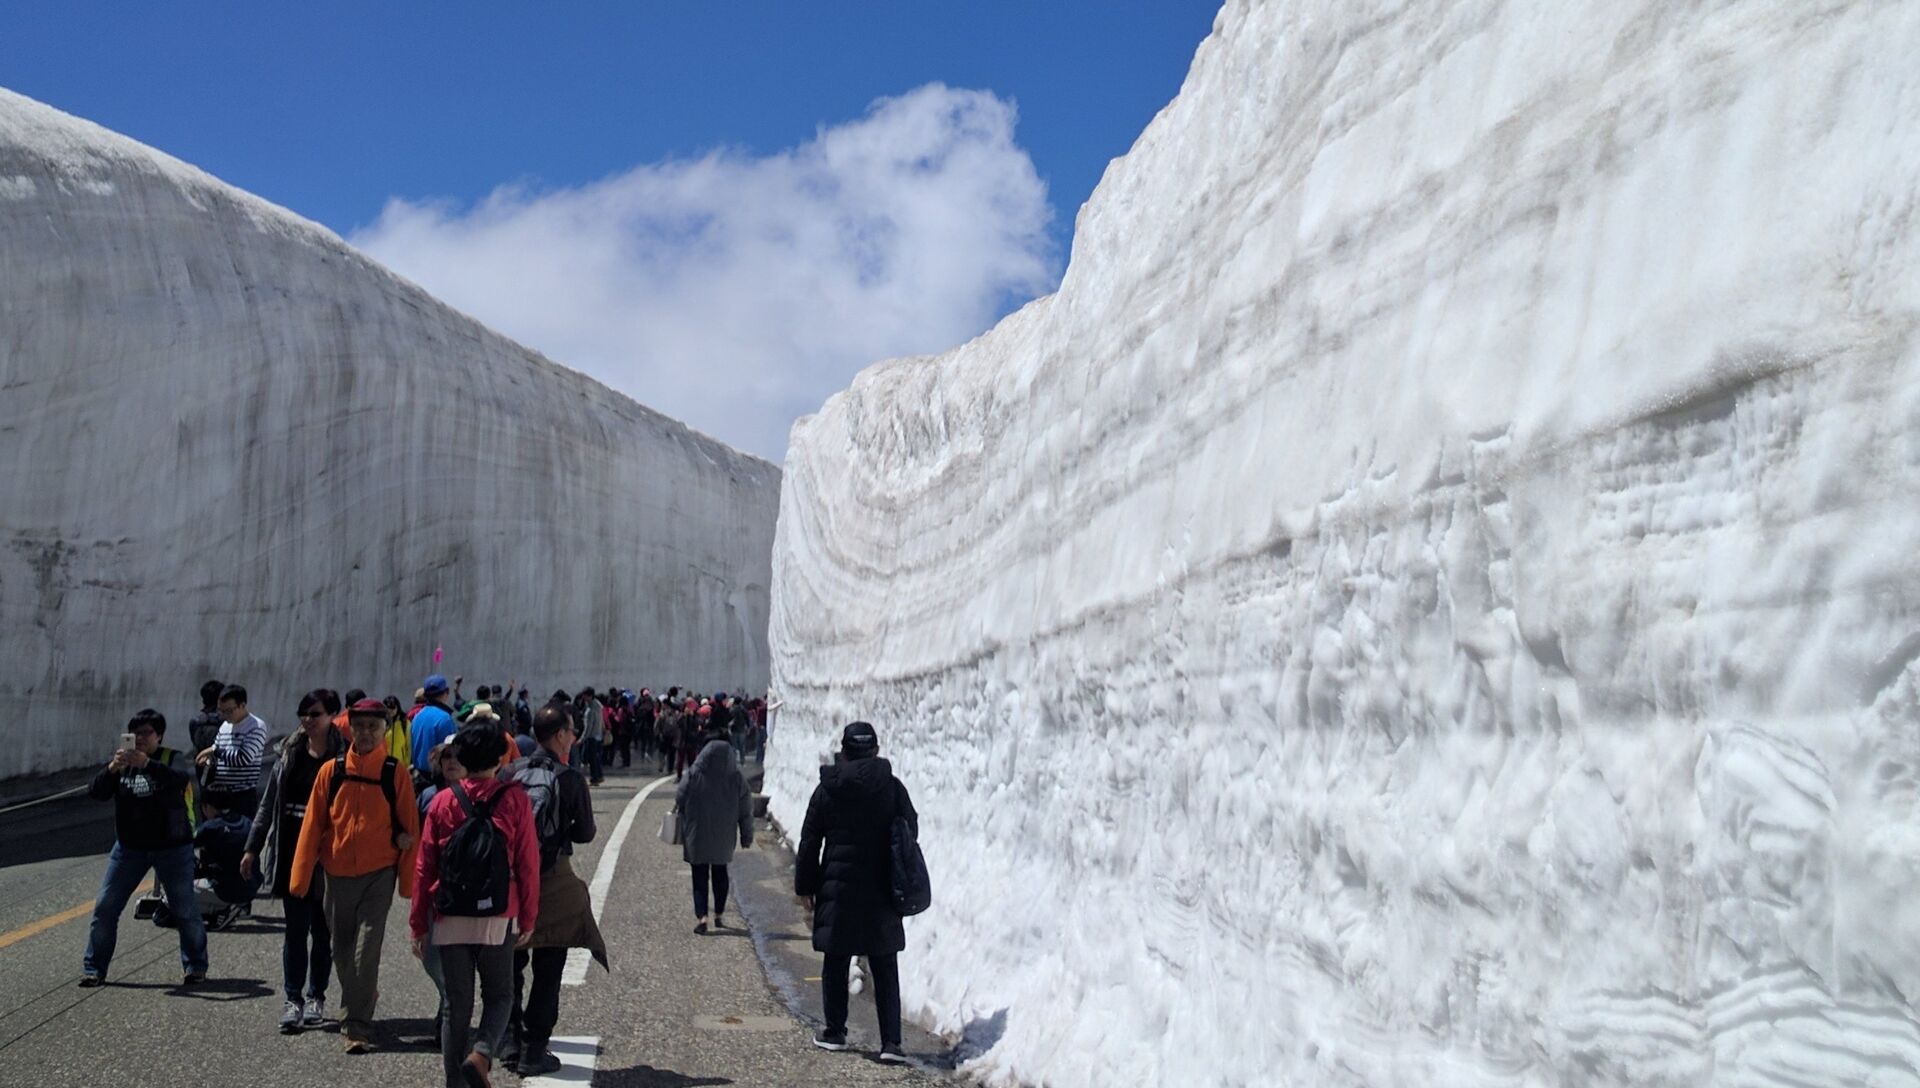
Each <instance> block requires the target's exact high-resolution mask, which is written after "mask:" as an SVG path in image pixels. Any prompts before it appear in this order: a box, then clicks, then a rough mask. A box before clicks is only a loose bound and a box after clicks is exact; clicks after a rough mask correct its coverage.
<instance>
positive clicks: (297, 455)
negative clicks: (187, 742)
mask: <svg viewBox="0 0 1920 1088" xmlns="http://www.w3.org/2000/svg"><path fill="white" fill-rule="evenodd" d="M779 486H780V474H779V470H778V469H776V468H775V467H774V466H772V465H770V464H768V463H767V462H765V461H762V460H759V459H757V458H753V457H749V456H746V455H744V454H741V453H737V452H735V451H734V450H731V449H729V448H728V447H726V446H723V445H721V444H720V443H718V442H715V441H713V440H711V439H708V438H706V437H705V436H702V435H699V434H696V433H694V432H692V431H690V430H688V429H687V428H686V427H684V426H682V425H681V424H679V423H676V422H674V421H673V420H670V419H668V418H666V417H664V416H661V415H659V414H658V413H656V412H653V411H651V410H649V409H647V408H644V407H642V406H641V405H638V404H635V403H634V402H633V401H631V400H629V399H628V398H626V397H624V396H621V395H619V394H616V393H614V392H612V391H611V390H608V389H607V388H605V387H604V386H602V385H600V384H599V383H597V382H594V381H592V380H591V379H589V378H586V377H584V376H582V375H580V374H578V373H575V372H574V371H571V370H567V369H565V368H563V367H560V366H556V365H555V364H553V363H551V362H549V361H547V360H545V359H543V358H541V357H539V356H538V355H535V354H534V353H532V352H530V351H528V350H526V349H525V348H522V347H520V346H519V345H516V344H514V343H512V342H510V341H508V340H506V339H505V338H503V337H501V336H499V335H496V334H495V333H492V332H490V331H488V330H487V329H485V328H483V327H482V326H480V325H479V324H478V323H476V322H474V321H473V320H471V319H470V318H467V317H465V316H464V315H462V314H459V313H457V312H455V311H453V310H452V309H450V308H448V307H446V306H445V305H442V304H441V303H439V302H437V301H435V300H434V299H433V298H431V297H430V296H428V295H427V294H426V293H425V292H423V291H421V290H420V289H419V288H417V287H415V286H413V285H412V284H409V283H407V282H406V281H404V280H401V279H400V278H398V277H396V276H394V275H392V274H391V273H389V272H387V271H386V270H385V269H383V268H381V267H379V266H378V265H376V264H374V263H373V262H371V261H369V260H367V259H366V258H365V257H363V256H361V255H359V254H358V253H356V252H354V251H353V250H352V249H350V248H348V247H347V246H346V245H345V244H344V243H343V242H341V241H340V240H339V239H338V238H337V237H335V236H334V235H333V234H331V233H329V232H328V231H326V230H325V229H324V228H321V227H319V226H317V225H315V224H313V223H309V222H307V221H305V220H301V219H299V218H297V217H295V216H293V215H291V214H289V213H287V212H285V211H283V210H281V209H279V208H276V207H274V206H272V205H270V204H268V203H266V202H265V201H262V200H260V199H259V198H257V197H254V196H250V195H248V194H246V193H243V192H240V191H239V190H236V189H234V188H232V187H230V186H227V185H224V184H222V183H220V182H219V181H217V180H215V179H213V178H211V177H209V176H207V175H206V174H204V173H202V172H200V171H198V170H196V169H194V168H193V167H190V166H188V165H186V164H184V163H181V162H179V161H177V160H175V159H171V158H168V157H167V156H165V155H161V154H159V153H158V152H155V151H153V150H152V149H150V148H146V147H143V146H141V145H140V144H137V143H134V142H133V141H131V140H128V139H125V138H124V137H121V136H117V135H115V134H113V133H111V132H108V131H106V130H104V129H101V128H99V127H98V126H96V125H92V124H89V123H87V122H85V121H81V120H78V119H76V118H73V117H70V116H67V115H65V114H62V113H60V112H58V111H56V110H53V109H50V108H48V107H46V106H44V105H41V104H39V103H37V102H34V101H32V100H30V99H26V98H23V97H20V96H19V95H15V94H11V93H9V92H4V91H0V705H4V706H6V707H7V718H6V722H5V724H4V725H0V738H4V740H5V743H3V744H0V779H5V778H8V777H10V776H14V775H20V774H25V773H31V772H45V771H50V770H55V769H59V768H62V767H71V766H75V765H76V764H86V763H93V762H95V761H97V760H99V759H103V758H104V757H105V755H106V754H107V753H108V752H109V751H110V750H111V747H112V743H113V738H114V737H116V736H117V735H118V734H119V731H120V730H121V728H122V727H123V725H124V723H125V722H126V720H127V718H128V716H129V715H130V714H131V713H132V711H134V710H136V709H138V708H139V707H140V706H143V705H153V706H157V707H159V708H160V709H161V710H162V711H163V712H164V713H166V714H167V715H168V717H169V719H171V720H173V721H174V722H175V723H176V724H177V725H179V726H182V727H184V725H185V721H186V719H187V717H189V716H190V715H191V714H192V713H193V711H194V710H195V709H196V708H197V706H198V698H197V695H196V692H197V689H198V687H199V684H200V682H201V681H202V680H204V679H206V678H207V677H209V676H217V677H220V678H222V679H228V680H236V681H240V682H242V683H245V684H246V685H247V687H248V689H249V690H250V692H251V694H252V696H253V703H254V707H255V709H256V711H257V712H258V713H259V714H260V715H261V716H262V717H263V718H265V719H266V720H267V722H268V723H269V725H270V726H273V727H274V728H275V729H276V730H282V731H290V730H291V729H292V728H293V727H294V725H295V722H294V717H293V711H294V706H295V702H296V700H297V699H298V698H299V696H300V694H301V693H302V692H303V691H305V690H307V689H309V688H313V687H317V686H323V685H324V686H328V687H336V688H347V687H349V686H357V687H364V688H367V689H368V690H371V691H374V692H375V693H376V694H385V693H388V692H392V693H395V694H399V695H400V696H401V697H402V698H403V699H405V698H406V697H407V696H408V695H409V694H410V693H411V692H412V690H413V689H414V687H416V686H417V685H418V684H419V682H420V679H421V677H422V676H423V675H424V674H425V673H426V672H428V671H431V654H432V651H433V648H434V647H435V646H436V645H444V646H445V648H446V654H447V660H446V666H447V667H446V669H445V671H446V672H448V673H449V674H451V673H456V672H463V673H465V674H466V676H467V677H468V682H469V685H474V684H479V683H483V682H491V681H498V680H507V679H510V678H513V677H519V678H520V679H522V680H525V681H526V682H527V683H528V684H529V685H530V686H533V687H536V688H540V689H543V690H545V691H551V690H552V689H553V688H554V686H556V685H564V686H567V687H569V688H571V687H574V686H576V685H579V684H595V685H604V684H605V683H606V682H608V681H610V680H617V679H623V678H624V679H626V680H629V681H632V680H637V679H638V678H639V676H638V674H637V673H636V670H643V671H644V672H645V673H646V675H648V676H654V675H659V676H673V677H675V678H685V679H684V680H683V681H682V682H688V683H701V684H722V683H725V684H728V685H733V684H739V683H747V684H755V683H759V682H761V681H763V680H764V678H765V676H766V670H767V651H766V615H767V595H768V589H767V587H768V582H769V576H770V570H769V561H770V556H771V553H772V547H773V522H774V517H775V515H776V513H777V511H778V504H779V499H778V492H779ZM182 736H184V733H182ZM169 738H170V739H172V731H169Z"/></svg>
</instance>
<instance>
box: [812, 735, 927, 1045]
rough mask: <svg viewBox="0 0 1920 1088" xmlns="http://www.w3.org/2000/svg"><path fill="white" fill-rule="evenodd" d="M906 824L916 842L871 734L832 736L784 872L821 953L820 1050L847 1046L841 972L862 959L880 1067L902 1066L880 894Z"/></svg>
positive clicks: (907, 810)
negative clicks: (895, 838) (833, 752)
mask: <svg viewBox="0 0 1920 1088" xmlns="http://www.w3.org/2000/svg"><path fill="white" fill-rule="evenodd" d="M896 816H904V817H906V819H907V821H908V823H909V824H910V825H911V826H912V827H913V831H914V836H915V838H916V839H917V838H918V837H919V834H920V815H919V813H917V812H915V811H914V808H913V799H912V798H911V797H909V796H908V795H907V788H906V787H905V786H903V785H901V784H900V780H899V779H897V778H895V777H894V776H893V767H892V765H891V764H889V763H888V762H887V761H886V760H884V759H881V758H880V738H879V736H878V735H877V734H876V733H875V732H874V729H873V726H871V725H869V724H867V723H866V722H854V723H853V724H851V725H849V726H847V728H846V729H845V730H844V731H843V732H842V733H841V734H840V758H839V761H838V762H835V763H832V764H830V765H828V766H825V767H822V768H820V785H819V786H817V787H815V788H814V791H813V799H812V800H811V801H809V802H807V819H806V823H805V824H804V825H803V826H802V827H801V830H800V848H799V857H798V859H797V864H796V866H795V868H794V876H793V884H794V888H793V890H794V892H795V893H796V894H798V895H799V896H800V897H801V898H802V899H804V900H806V901H807V904H808V905H809V906H810V907H811V908H812V910H813V947H814V950H815V951H817V952H823V953H825V954H826V963H825V965H824V966H823V968H822V970H821V972H820V989H821V996H822V999H823V1004H824V1005H825V1006H826V1007H825V1010H824V1011H825V1013H826V1019H827V1026H826V1030H824V1031H822V1032H821V1033H820V1034H819V1035H817V1036H815V1037H814V1045H815V1046H818V1047H820V1048H821V1049H823V1050H845V1049H846V1048H847V969H848V968H849V967H850V966H851V965H852V963H853V957H855V956H865V957H867V966H868V967H869V968H870V969H871V970H872V973H873V1000H874V1005H875V1007H876V1009H877V1011H878V1012H879V1015H880V1060H882V1061H905V1060H906V1056H905V1055H904V1054H903V1053H902V1052H901V1050H900V961H899V953H900V952H901V950H903V949H905V948H906V947H907V931H906V927H905V926H904V925H902V924H901V921H900V916H899V915H898V914H896V913H894V910H893V898H892V895H891V893H890V891H889V884H890V881H889V865H890V861H889V847H890V845H891V842H892V837H891V836H892V830H893V821H894V818H895V817H896Z"/></svg>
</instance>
